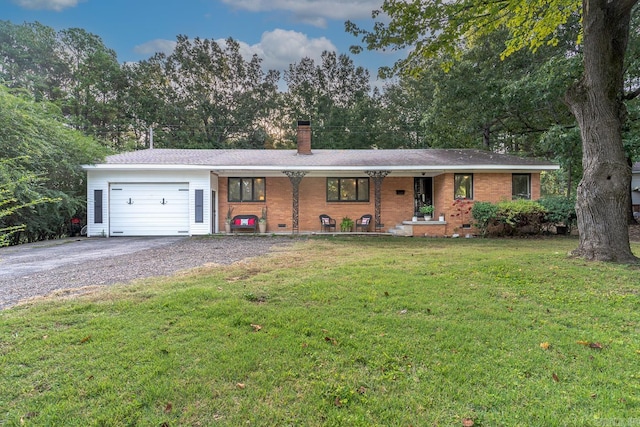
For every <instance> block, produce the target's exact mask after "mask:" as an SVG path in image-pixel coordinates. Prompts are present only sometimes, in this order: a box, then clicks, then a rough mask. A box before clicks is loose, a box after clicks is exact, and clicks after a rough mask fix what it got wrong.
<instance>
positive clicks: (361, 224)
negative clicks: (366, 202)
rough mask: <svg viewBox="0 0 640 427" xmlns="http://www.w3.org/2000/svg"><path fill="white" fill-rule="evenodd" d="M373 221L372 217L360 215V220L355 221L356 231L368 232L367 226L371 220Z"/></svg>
mask: <svg viewBox="0 0 640 427" xmlns="http://www.w3.org/2000/svg"><path fill="white" fill-rule="evenodd" d="M372 219H373V215H369V214H366V215H362V216H361V217H360V218H358V219H356V231H358V228H360V230H362V231H369V224H371V220H372Z"/></svg>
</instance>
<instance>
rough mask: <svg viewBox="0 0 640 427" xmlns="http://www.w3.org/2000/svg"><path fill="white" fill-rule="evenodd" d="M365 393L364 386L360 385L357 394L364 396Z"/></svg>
mask: <svg viewBox="0 0 640 427" xmlns="http://www.w3.org/2000/svg"><path fill="white" fill-rule="evenodd" d="M366 392H367V389H366V388H365V386H363V385H361V386H360V388H359V389H358V393H360V394H365V393H366Z"/></svg>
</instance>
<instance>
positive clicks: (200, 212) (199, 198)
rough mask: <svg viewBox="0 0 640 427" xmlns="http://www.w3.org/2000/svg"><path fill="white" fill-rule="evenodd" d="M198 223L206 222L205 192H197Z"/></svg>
mask: <svg viewBox="0 0 640 427" xmlns="http://www.w3.org/2000/svg"><path fill="white" fill-rule="evenodd" d="M195 207H196V210H195V211H196V222H204V190H196V206H195Z"/></svg>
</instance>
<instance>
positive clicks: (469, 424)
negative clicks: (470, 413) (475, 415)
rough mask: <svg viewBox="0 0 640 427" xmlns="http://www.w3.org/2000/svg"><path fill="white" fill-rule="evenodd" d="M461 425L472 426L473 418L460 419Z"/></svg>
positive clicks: (464, 426)
mask: <svg viewBox="0 0 640 427" xmlns="http://www.w3.org/2000/svg"><path fill="white" fill-rule="evenodd" d="M462 426H463V427H473V420H472V419H471V418H465V419H464V420H462Z"/></svg>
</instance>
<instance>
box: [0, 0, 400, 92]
mask: <svg viewBox="0 0 640 427" xmlns="http://www.w3.org/2000/svg"><path fill="white" fill-rule="evenodd" d="M381 1H382V0H183V1H172V0H164V1H163V0H0V2H1V3H2V4H3V6H2V14H1V15H0V19H2V20H9V21H11V22H12V23H14V24H22V23H24V22H34V21H38V22H40V23H42V24H44V25H47V26H50V27H53V28H54V29H56V30H62V29H66V28H73V27H79V28H83V29H85V30H87V31H88V32H90V33H93V34H96V35H98V36H99V37H100V38H101V39H102V40H103V42H104V43H105V45H106V46H107V47H109V48H111V49H114V50H115V51H116V52H117V54H118V60H119V61H120V62H127V61H138V60H142V59H146V58H148V57H150V56H151V55H152V54H153V53H154V52H157V51H163V52H166V53H169V52H170V51H171V49H172V48H173V46H174V44H175V40H176V36H177V35H178V34H184V35H186V36H188V37H189V38H195V37H200V38H207V39H214V40H223V39H226V38H228V37H232V38H234V39H235V40H237V41H239V42H240V43H241V45H242V50H243V54H246V55H247V57H248V56H250V55H251V54H253V53H257V54H258V55H259V56H260V57H261V58H263V61H264V62H263V64H264V67H265V68H268V69H277V70H283V69H285V68H286V67H287V66H288V64H290V63H294V62H298V61H299V60H300V59H301V58H302V57H304V56H308V57H310V58H313V59H315V60H316V61H317V60H318V58H319V57H320V54H321V53H322V51H324V50H334V51H336V52H338V53H346V54H349V55H350V56H351V57H352V58H353V60H354V62H355V64H356V65H361V66H363V67H366V68H368V69H369V71H370V73H371V76H372V80H373V81H372V83H374V85H375V84H376V82H375V80H376V73H377V69H378V67H380V66H383V65H392V64H393V62H394V61H395V60H396V59H397V58H398V55H397V54H395V55H394V54H389V53H379V52H364V53H362V54H359V55H351V54H350V53H349V46H351V45H353V44H357V43H358V42H359V40H358V39H357V38H356V37H354V36H352V35H350V34H347V33H345V31H344V22H345V21H346V20H352V21H355V22H357V23H360V24H362V25H364V26H366V27H370V26H371V23H372V21H371V10H373V9H376V8H378V7H379V6H380V4H381ZM380 83H381V82H377V84H380Z"/></svg>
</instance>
